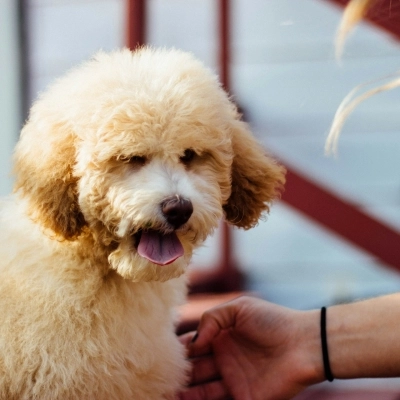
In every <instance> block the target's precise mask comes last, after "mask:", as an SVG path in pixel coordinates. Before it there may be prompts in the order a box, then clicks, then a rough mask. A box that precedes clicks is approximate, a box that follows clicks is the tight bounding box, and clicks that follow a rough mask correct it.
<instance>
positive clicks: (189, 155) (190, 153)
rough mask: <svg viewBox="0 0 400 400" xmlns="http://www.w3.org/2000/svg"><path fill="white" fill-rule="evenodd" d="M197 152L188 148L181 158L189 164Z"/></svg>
mask: <svg viewBox="0 0 400 400" xmlns="http://www.w3.org/2000/svg"><path fill="white" fill-rule="evenodd" d="M195 155H196V153H195V151H194V150H192V149H186V150H185V152H184V153H183V156H182V157H181V158H180V160H181V161H182V162H183V163H184V164H189V163H190V162H191V161H192V160H193V158H194V157H195Z"/></svg>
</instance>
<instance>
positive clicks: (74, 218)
mask: <svg viewBox="0 0 400 400" xmlns="http://www.w3.org/2000/svg"><path fill="white" fill-rule="evenodd" d="M32 114H33V117H32V118H31V119H30V120H29V121H28V122H27V124H26V125H25V127H24V128H23V129H22V132H21V138H20V140H19V142H18V144H17V146H16V149H15V153H14V173H15V175H16V183H15V191H16V192H17V193H18V194H20V195H21V196H22V197H23V198H25V199H26V200H27V201H28V213H29V215H30V216H31V217H32V218H33V219H34V220H35V221H37V222H38V223H40V224H41V225H42V226H43V227H45V228H47V229H51V230H52V231H53V232H54V233H55V234H56V236H57V237H59V238H60V239H67V240H74V239H75V238H76V237H77V236H79V235H80V233H81V231H82V228H83V227H84V226H85V219H84V217H83V215H82V213H81V211H80V209H79V205H78V194H77V178H76V177H74V175H73V165H74V162H75V146H74V135H73V133H72V130H71V128H69V127H68V126H67V124H66V123H59V122H58V123H57V122H56V121H54V120H52V118H46V117H44V118H42V119H41V118H35V113H34V112H33V113H32ZM38 114H40V113H38ZM36 117H38V115H36Z"/></svg>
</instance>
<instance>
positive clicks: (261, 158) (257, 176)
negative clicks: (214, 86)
mask: <svg viewBox="0 0 400 400" xmlns="http://www.w3.org/2000/svg"><path fill="white" fill-rule="evenodd" d="M231 133H232V148H233V153H234V157H233V163H232V172H231V173H232V184H231V186H232V192H231V196H230V197H229V199H228V201H227V203H226V204H225V205H224V212H225V217H226V220H227V221H228V222H230V223H231V224H233V225H235V226H237V227H239V228H244V229H249V228H252V227H253V226H255V225H256V224H257V222H258V220H259V218H260V217H261V215H262V213H263V212H268V211H269V207H270V205H271V203H272V202H273V200H274V199H275V198H277V197H279V196H280V193H281V192H282V190H283V186H284V184H285V168H284V167H283V166H281V165H279V163H277V162H276V161H275V160H274V159H273V158H272V157H271V156H269V155H268V154H266V152H265V150H264V149H263V147H262V146H261V145H260V144H259V143H258V142H257V141H256V140H255V139H254V137H253V135H252V134H251V132H250V130H249V129H248V127H247V124H245V123H244V122H242V121H240V120H239V119H235V120H233V121H232V123H231Z"/></svg>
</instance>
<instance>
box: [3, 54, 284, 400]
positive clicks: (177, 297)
mask: <svg viewBox="0 0 400 400" xmlns="http://www.w3.org/2000/svg"><path fill="white" fill-rule="evenodd" d="M187 149H190V150H191V151H194V152H195V155H194V157H193V159H190V160H189V161H186V160H185V159H184V155H185V150H187ZM15 174H16V189H15V193H14V194H13V195H12V196H10V197H9V198H8V199H4V200H3V201H2V202H1V209H0V210H1V211H0V309H1V312H0V398H1V399H8V400H13V399H41V400H46V399H64V400H66V399H96V400H100V399H104V400H105V399H107V400H112V399H146V400H150V399H151V400H157V399H170V398H173V397H174V393H176V391H177V390H178V389H179V387H180V386H181V385H183V384H184V382H185V374H186V369H187V365H186V362H185V357H184V351H183V349H182V347H181V345H180V344H179V342H178V340H177V338H176V336H175V333H174V329H175V322H176V315H175V314H176V307H177V306H178V305H180V304H182V302H184V299H185V294H186V278H185V271H186V268H187V265H188V263H189V261H190V258H191V256H192V253H193V251H194V250H195V249H196V248H197V247H198V246H200V245H201V243H202V242H203V241H204V239H205V238H206V237H207V236H208V235H209V234H211V233H212V232H213V230H214V229H215V228H216V226H217V225H218V222H219V220H220V219H221V218H222V217H223V215H224V214H225V216H226V219H227V220H228V221H229V222H231V223H233V224H235V225H236V226H238V227H243V228H246V229H247V228H250V227H251V226H253V225H254V224H256V223H257V220H258V219H259V217H260V215H261V213H262V212H263V211H268V207H269V204H270V203H271V201H272V200H273V199H274V198H275V197H276V196H277V195H278V194H279V190H280V188H281V186H282V185H283V183H284V171H283V168H282V167H280V166H279V165H277V164H276V163H275V162H274V161H273V160H272V159H271V158H270V157H269V156H267V155H266V154H265V152H264V151H263V149H262V148H261V147H260V146H259V145H258V144H257V143H256V142H255V140H254V139H253V138H252V136H251V133H250V132H249V130H248V128H247V126H246V124H244V123H243V122H242V121H240V117H239V115H238V114H237V111H236V108H235V107H234V105H233V104H232V103H231V102H230V100H229V99H228V97H227V95H226V94H225V92H224V91H223V90H222V89H221V87H220V85H219V83H218V81H217V79H216V78H215V76H214V75H213V74H212V73H211V72H210V71H209V70H207V69H206V68H204V67H203V66H202V65H201V63H199V62H198V61H196V60H195V59H194V58H193V57H192V56H191V55H189V54H187V53H183V52H180V51H177V50H152V49H148V48H145V49H141V50H140V51H138V52H136V53H131V52H130V51H128V50H122V51H117V52H114V53H111V54H105V53H100V54H97V55H96V57H95V58H94V59H93V60H91V61H89V62H87V63H85V64H83V65H82V66H80V67H79V68H77V69H75V70H73V71H71V72H70V73H68V74H67V75H66V76H65V77H64V78H62V79H60V80H59V81H57V82H56V83H55V84H54V85H53V86H51V87H50V89H49V90H48V91H47V92H46V93H44V94H43V95H42V96H40V98H39V99H38V101H37V102H36V103H35V104H34V105H33V107H32V110H31V113H30V117H29V120H28V122H27V123H26V125H25V127H24V128H23V130H22V134H21V139H20V141H19V143H18V145H17V147H16V151H15ZM176 195H178V196H181V197H184V198H186V199H189V200H190V201H191V203H192V204H193V213H192V215H191V217H190V219H189V220H188V221H187V222H186V223H185V224H184V225H182V226H180V227H179V228H178V229H176V234H177V236H178V237H179V239H180V241H181V243H182V245H183V248H184V255H183V256H182V257H180V258H178V259H177V260H176V261H174V262H173V263H172V264H170V265H164V266H160V265H156V264H153V263H152V262H150V261H148V260H146V259H145V258H142V257H141V256H140V255H139V254H138V253H137V248H136V246H137V242H136V234H137V233H138V232H140V231H143V230H148V229H152V230H157V231H162V232H171V231H172V230H173V229H174V228H173V227H171V226H170V224H169V223H168V221H166V220H165V218H164V215H163V213H162V212H161V208H160V204H161V203H162V201H163V200H164V199H166V198H169V197H171V196H176Z"/></svg>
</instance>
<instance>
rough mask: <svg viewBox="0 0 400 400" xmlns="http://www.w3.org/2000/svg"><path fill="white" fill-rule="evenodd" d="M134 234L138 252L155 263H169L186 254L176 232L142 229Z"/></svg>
mask: <svg viewBox="0 0 400 400" xmlns="http://www.w3.org/2000/svg"><path fill="white" fill-rule="evenodd" d="M134 236H135V242H136V246H137V251H138V254H139V255H140V256H141V257H143V258H146V259H147V260H149V261H151V262H152V263H154V264H157V265H168V264H171V263H172V262H174V261H175V260H176V259H177V258H179V257H181V256H183V254H184V250H183V246H182V244H181V242H180V241H179V239H178V236H177V235H176V233H175V232H170V233H164V232H160V231H156V230H141V231H139V232H138V233H136V234H135V235H134Z"/></svg>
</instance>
